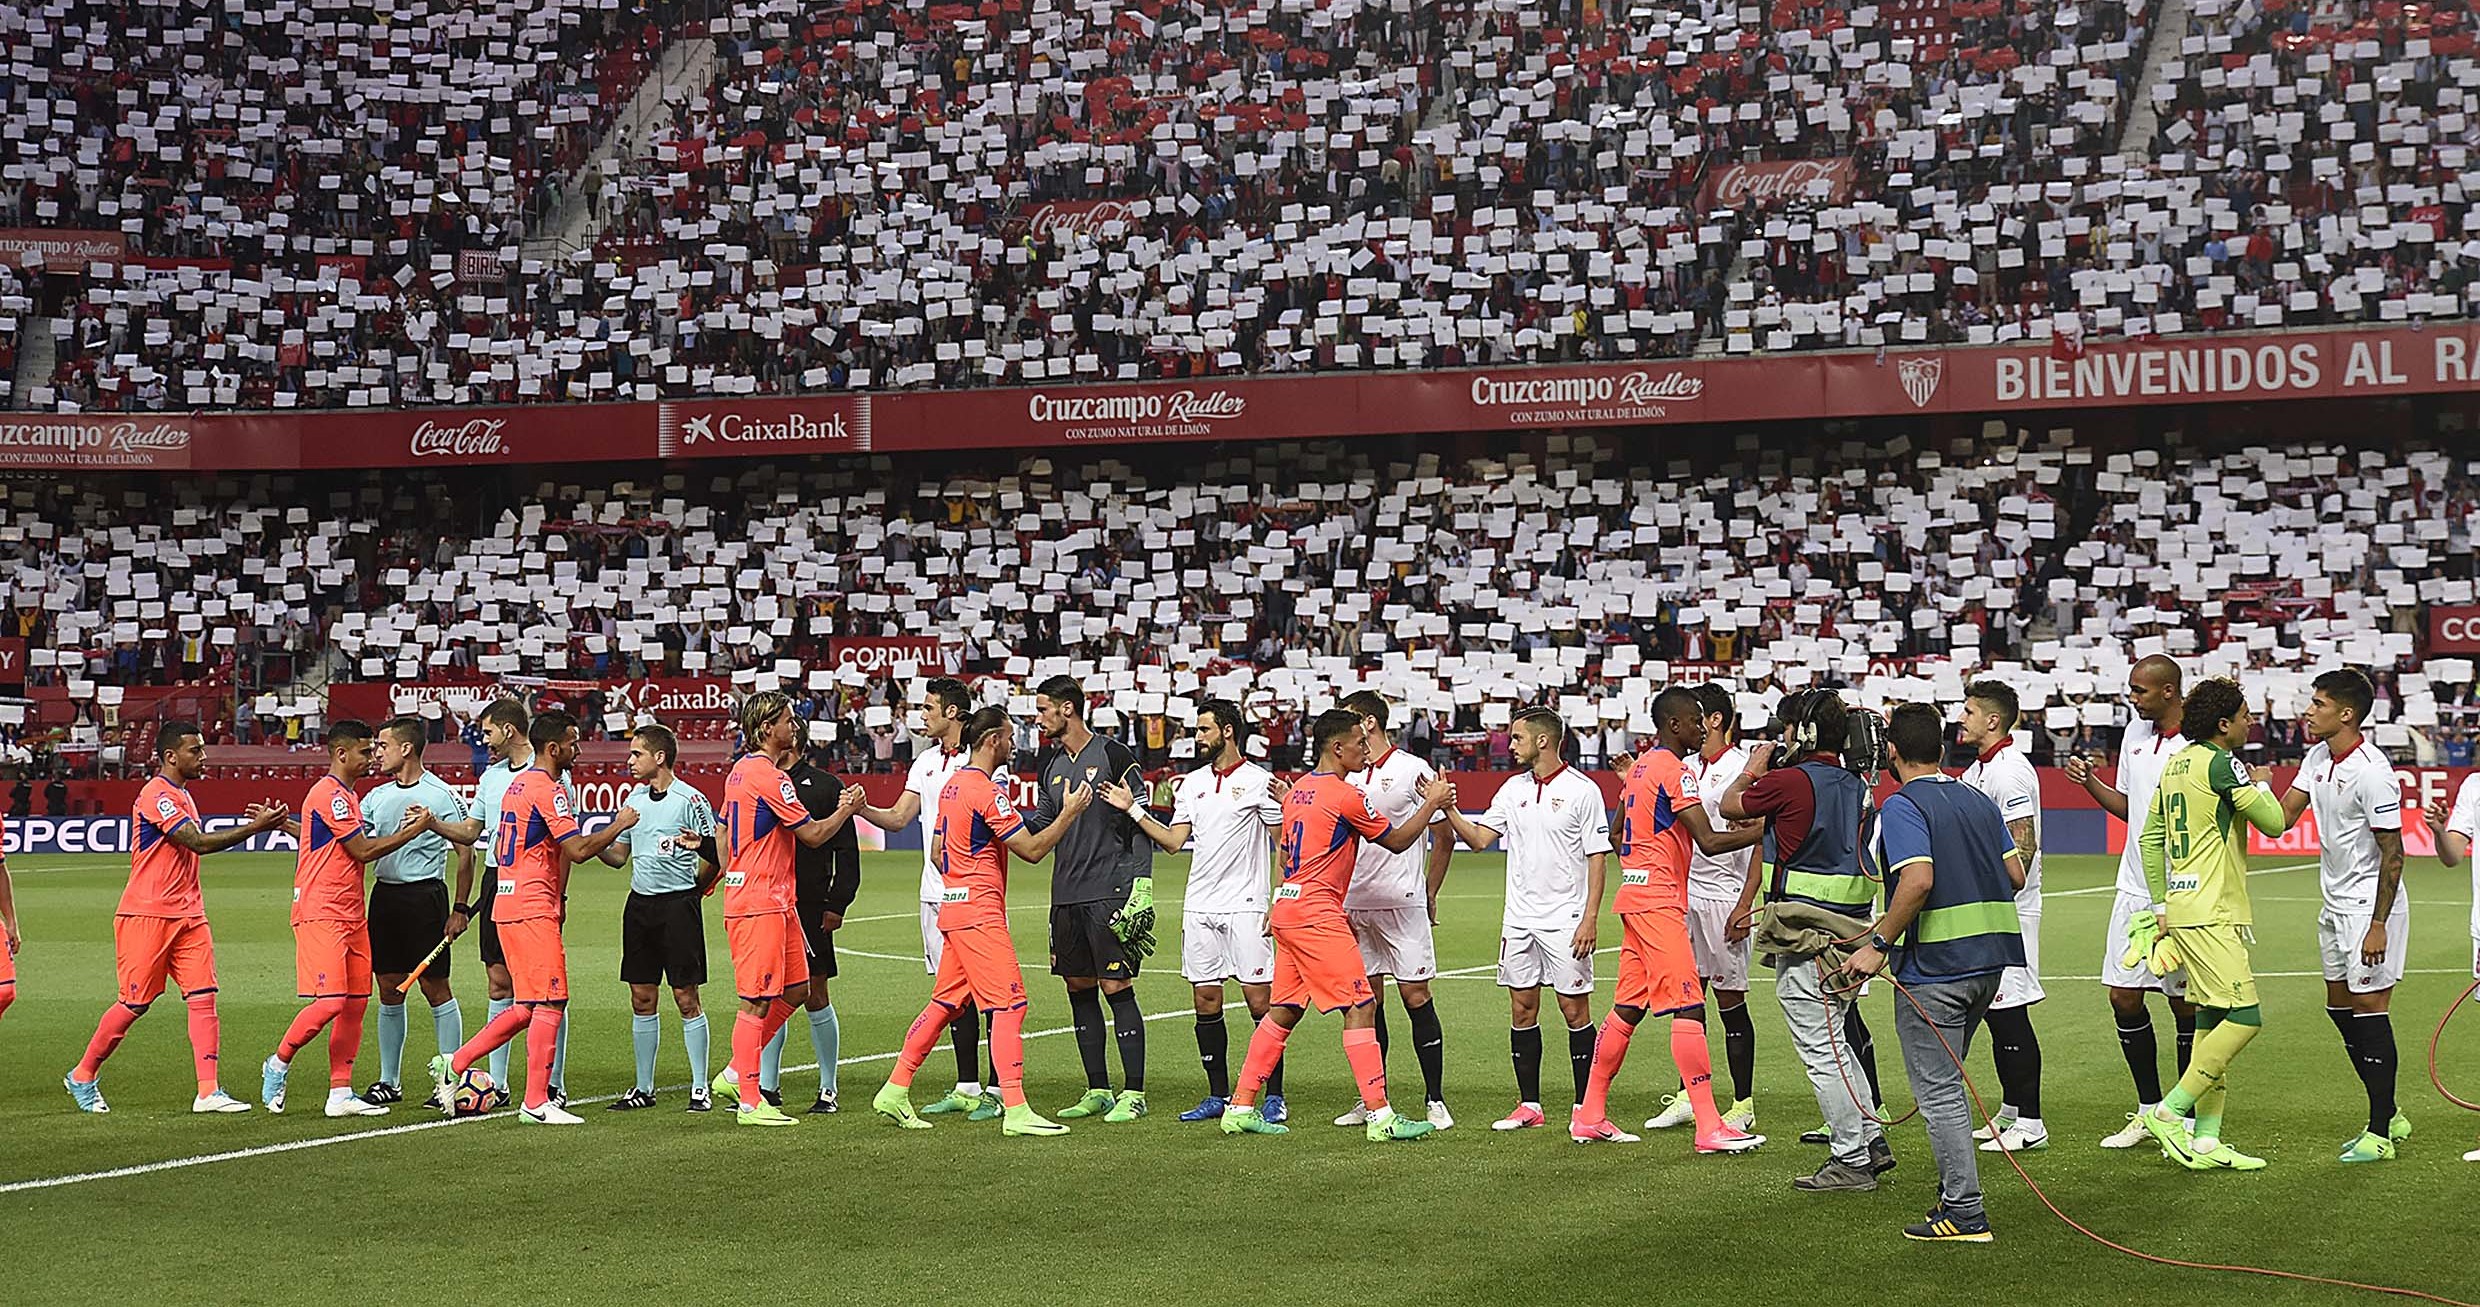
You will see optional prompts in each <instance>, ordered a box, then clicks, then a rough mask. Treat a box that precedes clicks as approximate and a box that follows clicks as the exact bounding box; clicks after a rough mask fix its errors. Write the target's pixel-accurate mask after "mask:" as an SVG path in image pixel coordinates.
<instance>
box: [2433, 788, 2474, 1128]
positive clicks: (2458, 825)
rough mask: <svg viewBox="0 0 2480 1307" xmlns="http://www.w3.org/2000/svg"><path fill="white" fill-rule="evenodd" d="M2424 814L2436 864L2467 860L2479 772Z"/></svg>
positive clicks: (2470, 843)
mask: <svg viewBox="0 0 2480 1307" xmlns="http://www.w3.org/2000/svg"><path fill="white" fill-rule="evenodd" d="M2423 815H2424V816H2426V817H2427V818H2428V830H2429V834H2431V835H2433V836H2435V837H2436V840H2437V861H2438V862H2440V863H2442V864H2444V865H2445V866H2446V867H2447V868H2449V869H2451V868H2454V867H2459V866H2462V865H2463V864H2464V863H2465V862H2467V861H2470V859H2471V846H2472V845H2473V844H2474V843H2475V842H2480V772H2473V773H2472V774H2470V775H2469V776H2465V777H2464V778H2463V784H2462V787H2461V788H2460V789H2457V790H2456V791H2455V792H2454V801H2453V802H2452V803H2440V804H2435V805H2433V806H2431V807H2430V808H2429V810H2428V811H2427V812H2426V813H2425V814H2423ZM2471 974H2472V977H2473V978H2474V979H2480V863H2475V864H2474V865H2473V867H2472V894H2471ZM2463 1160H2464V1161H2466V1162H2480V1148H2475V1149H2473V1150H2471V1151H2470V1152H2468V1153H2465V1154H2463Z"/></svg>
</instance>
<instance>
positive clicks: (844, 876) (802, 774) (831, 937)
mask: <svg viewBox="0 0 2480 1307" xmlns="http://www.w3.org/2000/svg"><path fill="white" fill-rule="evenodd" d="M813 743H815V741H813ZM821 761H822V758H821V757H820V755H819V754H818V752H816V751H815V750H812V751H810V752H806V753H804V754H803V755H802V756H801V760H800V761H799V762H796V763H794V764H793V765H792V770H791V772H790V773H789V775H790V776H791V777H792V790H793V793H795V794H797V795H799V796H800V799H801V806H803V807H805V808H808V809H809V810H810V812H811V813H812V814H813V815H815V816H818V817H822V818H823V817H825V816H826V815H827V814H829V813H832V812H834V811H835V810H836V809H838V808H841V807H852V808H858V807H859V806H860V803H861V787H860V786H858V785H855V786H850V787H847V786H846V785H845V784H844V782H843V780H842V779H841V778H839V777H837V776H836V775H835V774H834V773H833V772H830V771H828V770H827V769H826V768H825V767H823V766H821V765H819V764H820V763H821ZM848 789H849V791H850V797H849V798H848V797H847V794H846V792H847V790H848ZM792 874H793V882H794V883H793V897H794V899H795V903H794V907H795V909H796V910H797V911H799V912H800V914H801V934H802V935H803V937H805V938H806V939H807V940H808V943H809V997H808V998H807V999H805V1000H804V1004H805V1005H806V1006H807V1007H808V1008H809V1042H810V1048H811V1050H812V1051H814V1052H815V1053H816V1054H817V1055H818V1101H817V1102H815V1103H812V1104H810V1108H809V1110H810V1113H811V1115H817V1114H819V1113H822V1112H832V1111H835V1110H836V1107H835V1063H836V1059H837V1057H838V1056H839V1055H840V1053H841V1051H842V1048H843V1040H844V1032H843V1030H842V1028H841V1027H840V1026H839V1025H837V1023H836V1019H835V1000H834V998H833V997H831V996H830V995H829V994H828V992H827V981H828V980H829V979H831V978H833V977H834V975H835V930H836V927H838V926H841V925H843V924H844V910H845V909H846V908H849V907H851V906H852V901H853V896H854V895H856V894H858V893H860V892H861V835H860V832H859V831H857V830H855V829H854V823H853V822H850V821H847V822H845V823H844V825H843V828H842V829H840V830H838V831H836V832H835V834H834V836H833V837H832V838H830V839H828V841H827V842H826V843H824V844H821V845H819V846H818V847H817V848H814V849H813V848H810V847H808V846H806V845H802V846H798V847H796V848H794V849H793V851H792ZM790 1029H791V1026H790V1025H789V1024H787V1025H786V1026H785V1027H784V1028H783V1029H781V1030H778V1031H776V1032H775V1038H774V1040H773V1042H771V1043H769V1044H768V1045H767V1046H766V1052H765V1055H764V1056H762V1057H761V1058H760V1059H759V1060H758V1092H759V1093H760V1094H763V1095H764V1096H765V1097H766V1101H768V1102H770V1103H773V1104H775V1105H776V1106H777V1107H781V1106H783V1066H784V1045H785V1042H786V1038H787V1035H786V1032H787V1031H789V1030H790Z"/></svg>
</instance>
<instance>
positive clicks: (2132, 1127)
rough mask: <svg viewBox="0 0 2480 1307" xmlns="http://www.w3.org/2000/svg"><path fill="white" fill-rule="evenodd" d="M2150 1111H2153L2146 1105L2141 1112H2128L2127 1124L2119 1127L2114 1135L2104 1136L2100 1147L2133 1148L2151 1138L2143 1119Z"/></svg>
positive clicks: (2151, 1134) (2150, 1132)
mask: <svg viewBox="0 0 2480 1307" xmlns="http://www.w3.org/2000/svg"><path fill="white" fill-rule="evenodd" d="M2152 1110H2153V1109H2152V1108H2151V1107H2150V1106H2149V1105H2148V1106H2146V1107H2145V1108H2144V1109H2143V1110H2142V1111H2136V1112H2129V1113H2128V1114H2127V1124H2126V1125H2124V1126H2121V1127H2119V1129H2118V1132H2117V1133H2116V1134H2111V1135H2104V1136H2103V1137H2102V1140H2101V1146H2102V1147H2103V1148H2133V1147H2135V1146H2136V1145H2137V1144H2140V1143H2143V1142H2144V1141H2145V1140H2147V1139H2150V1138H2152V1137H2153V1132H2152V1131H2151V1130H2149V1129H2147V1128H2146V1127H2145V1124H2144V1117H2145V1116H2146V1115H2147V1114H2149V1113H2150V1112H2151V1111H2152Z"/></svg>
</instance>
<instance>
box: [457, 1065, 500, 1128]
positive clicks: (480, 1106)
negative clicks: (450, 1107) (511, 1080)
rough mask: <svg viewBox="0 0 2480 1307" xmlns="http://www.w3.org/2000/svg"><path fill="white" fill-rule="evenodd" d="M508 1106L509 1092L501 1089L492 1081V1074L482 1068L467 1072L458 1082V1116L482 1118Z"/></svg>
mask: <svg viewBox="0 0 2480 1307" xmlns="http://www.w3.org/2000/svg"><path fill="white" fill-rule="evenodd" d="M506 1106H508V1091H507V1090H505V1089H502V1088H500V1087H499V1083H498V1082H497V1081H494V1080H493V1079H491V1073H490V1072H488V1071H485V1070H483V1069H482V1068H481V1067H475V1068H473V1069H472V1070H469V1071H467V1072H466V1073H465V1074H464V1076H463V1077H462V1078H461V1079H459V1080H458V1081H457V1082H456V1114H457V1115H458V1116H481V1115H483V1114H484V1113H487V1112H494V1111H497V1110H499V1109H500V1108H503V1107H506Z"/></svg>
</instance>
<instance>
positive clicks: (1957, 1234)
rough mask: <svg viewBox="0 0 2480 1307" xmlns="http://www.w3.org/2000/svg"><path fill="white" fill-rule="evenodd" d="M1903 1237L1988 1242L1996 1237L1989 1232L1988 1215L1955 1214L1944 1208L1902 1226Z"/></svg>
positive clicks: (1942, 1240)
mask: <svg viewBox="0 0 2480 1307" xmlns="http://www.w3.org/2000/svg"><path fill="white" fill-rule="evenodd" d="M1903 1237H1904V1238H1906V1239H1918V1240H1920V1241H1921V1242H1923V1243H1988V1242H1990V1241H1991V1240H1992V1239H1994V1238H1996V1236H1995V1235H1992V1234H1991V1233H1990V1232H1989V1217H1988V1215H1987V1214H1986V1213H1983V1214H1981V1215H1978V1216H1957V1215H1955V1214H1954V1213H1952V1212H1949V1211H1947V1210H1946V1209H1945V1208H1943V1207H1940V1208H1936V1209H1933V1210H1932V1211H1931V1212H1930V1213H1929V1215H1928V1218H1927V1219H1926V1220H1923V1221H1920V1222H1918V1223H1916V1224H1912V1225H1907V1226H1904V1227H1903Z"/></svg>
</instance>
